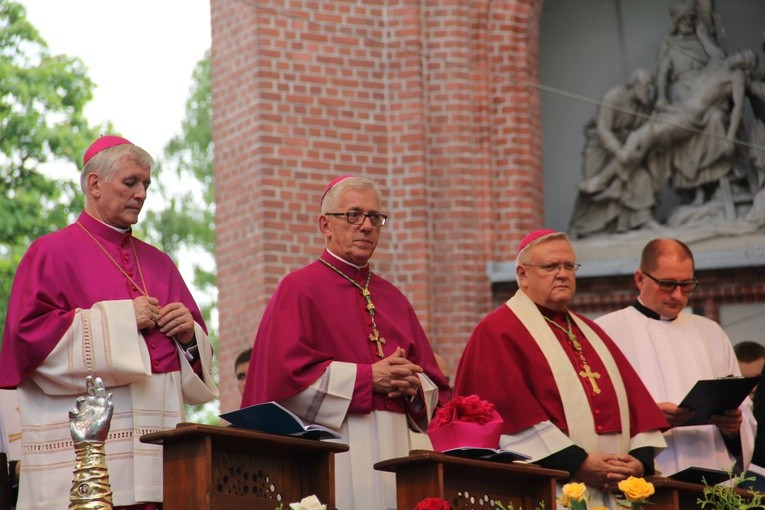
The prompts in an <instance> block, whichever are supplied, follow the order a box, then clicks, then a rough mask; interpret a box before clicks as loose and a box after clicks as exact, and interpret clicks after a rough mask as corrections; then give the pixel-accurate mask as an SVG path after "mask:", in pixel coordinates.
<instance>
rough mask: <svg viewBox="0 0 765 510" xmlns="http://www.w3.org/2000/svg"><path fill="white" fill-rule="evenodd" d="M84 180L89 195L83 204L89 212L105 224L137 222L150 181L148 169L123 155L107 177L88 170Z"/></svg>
mask: <svg viewBox="0 0 765 510" xmlns="http://www.w3.org/2000/svg"><path fill="white" fill-rule="evenodd" d="M87 183H88V190H89V193H90V195H91V197H90V200H89V201H88V202H87V204H86V207H85V210H86V211H87V212H88V214H90V215H91V216H93V217H94V218H96V219H98V220H100V221H102V222H104V223H106V224H107V225H112V226H114V227H120V228H126V227H129V226H131V225H134V224H136V223H137V222H138V215H139V214H140V213H141V209H142V208H143V204H144V202H145V201H146V194H147V190H148V188H149V184H151V171H150V170H148V169H145V168H141V167H140V166H139V165H137V164H136V163H135V162H134V161H132V160H130V159H122V160H120V161H119V162H117V166H116V167H115V169H114V173H112V175H111V177H110V178H109V179H108V180H105V179H104V178H103V177H102V176H100V175H98V174H94V173H91V174H90V175H88V180H87Z"/></svg>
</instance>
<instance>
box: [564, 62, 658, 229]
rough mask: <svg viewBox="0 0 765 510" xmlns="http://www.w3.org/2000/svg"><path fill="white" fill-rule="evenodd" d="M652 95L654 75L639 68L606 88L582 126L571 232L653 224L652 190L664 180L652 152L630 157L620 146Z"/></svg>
mask: <svg viewBox="0 0 765 510" xmlns="http://www.w3.org/2000/svg"><path fill="white" fill-rule="evenodd" d="M655 97H656V88H655V83H654V78H653V76H652V75H651V73H650V72H648V71H646V70H644V69H639V70H637V71H635V72H633V73H632V76H631V78H630V81H629V82H628V83H627V84H626V85H619V86H617V87H614V88H613V89H611V90H609V91H608V92H606V94H605V96H604V97H603V103H605V104H608V105H611V106H612V107H610V108H598V111H597V114H596V116H595V118H594V119H592V120H591V121H590V122H589V123H587V125H586V126H585V147H584V151H583V152H582V174H583V177H584V180H583V181H582V182H580V183H579V186H578V187H579V196H578V197H577V201H576V204H575V205H574V213H573V215H572V218H571V225H570V228H569V230H570V233H571V234H572V235H573V236H574V237H585V236H588V235H593V234H596V233H612V232H624V231H627V230H630V229H635V228H640V227H643V226H645V225H649V224H653V223H654V221H653V217H652V213H653V207H654V206H655V205H656V194H657V192H658V191H659V190H658V189H657V185H658V186H659V188H660V187H661V184H662V183H663V179H662V176H661V175H658V174H657V172H661V170H662V169H661V165H658V164H657V161H656V158H642V157H641V158H629V157H625V155H628V153H626V152H625V151H624V150H623V144H624V142H625V140H627V138H628V135H630V133H632V132H633V131H635V130H636V129H638V128H639V127H640V126H642V125H645V123H646V121H647V119H648V115H649V114H650V112H651V110H652V108H653V103H654V100H655Z"/></svg>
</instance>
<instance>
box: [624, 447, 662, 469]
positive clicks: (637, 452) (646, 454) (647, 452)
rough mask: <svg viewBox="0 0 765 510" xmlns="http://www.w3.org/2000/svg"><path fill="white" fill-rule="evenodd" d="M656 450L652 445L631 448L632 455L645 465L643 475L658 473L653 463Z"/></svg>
mask: <svg viewBox="0 0 765 510" xmlns="http://www.w3.org/2000/svg"><path fill="white" fill-rule="evenodd" d="M655 453H656V452H655V451H654V449H653V448H651V447H650V446H643V447H641V448H635V449H634V450H630V455H632V456H633V457H635V458H636V459H637V460H639V461H640V463H641V464H642V465H643V476H653V475H654V474H656V470H655V469H654V465H653V457H654V455H655Z"/></svg>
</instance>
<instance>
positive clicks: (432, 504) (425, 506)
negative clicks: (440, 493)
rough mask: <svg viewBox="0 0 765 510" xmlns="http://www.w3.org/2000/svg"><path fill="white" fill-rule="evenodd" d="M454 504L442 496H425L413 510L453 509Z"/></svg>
mask: <svg viewBox="0 0 765 510" xmlns="http://www.w3.org/2000/svg"><path fill="white" fill-rule="evenodd" d="M451 508H452V506H451V505H450V504H449V502H448V501H446V500H445V499H441V498H425V499H423V500H422V501H420V502H419V503H417V506H416V507H414V508H413V509H412V510H451Z"/></svg>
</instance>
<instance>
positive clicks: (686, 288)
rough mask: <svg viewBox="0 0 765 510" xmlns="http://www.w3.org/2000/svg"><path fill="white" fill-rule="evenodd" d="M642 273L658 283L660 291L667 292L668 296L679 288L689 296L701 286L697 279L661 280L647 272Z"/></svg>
mask: <svg viewBox="0 0 765 510" xmlns="http://www.w3.org/2000/svg"><path fill="white" fill-rule="evenodd" d="M641 271H642V273H643V274H644V275H646V276H647V277H648V278H650V279H651V280H653V281H654V282H656V285H658V286H659V289H660V290H661V291H663V292H666V293H668V294H671V293H673V292H674V291H675V289H676V288H677V287H680V292H683V293H685V294H688V293H691V292H693V291H694V290H696V287H698V285H699V281H698V280H697V279H696V278H693V279H691V280H660V279H658V278H655V277H653V276H652V275H650V274H648V273H647V272H645V271H643V270H642V269H641Z"/></svg>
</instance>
